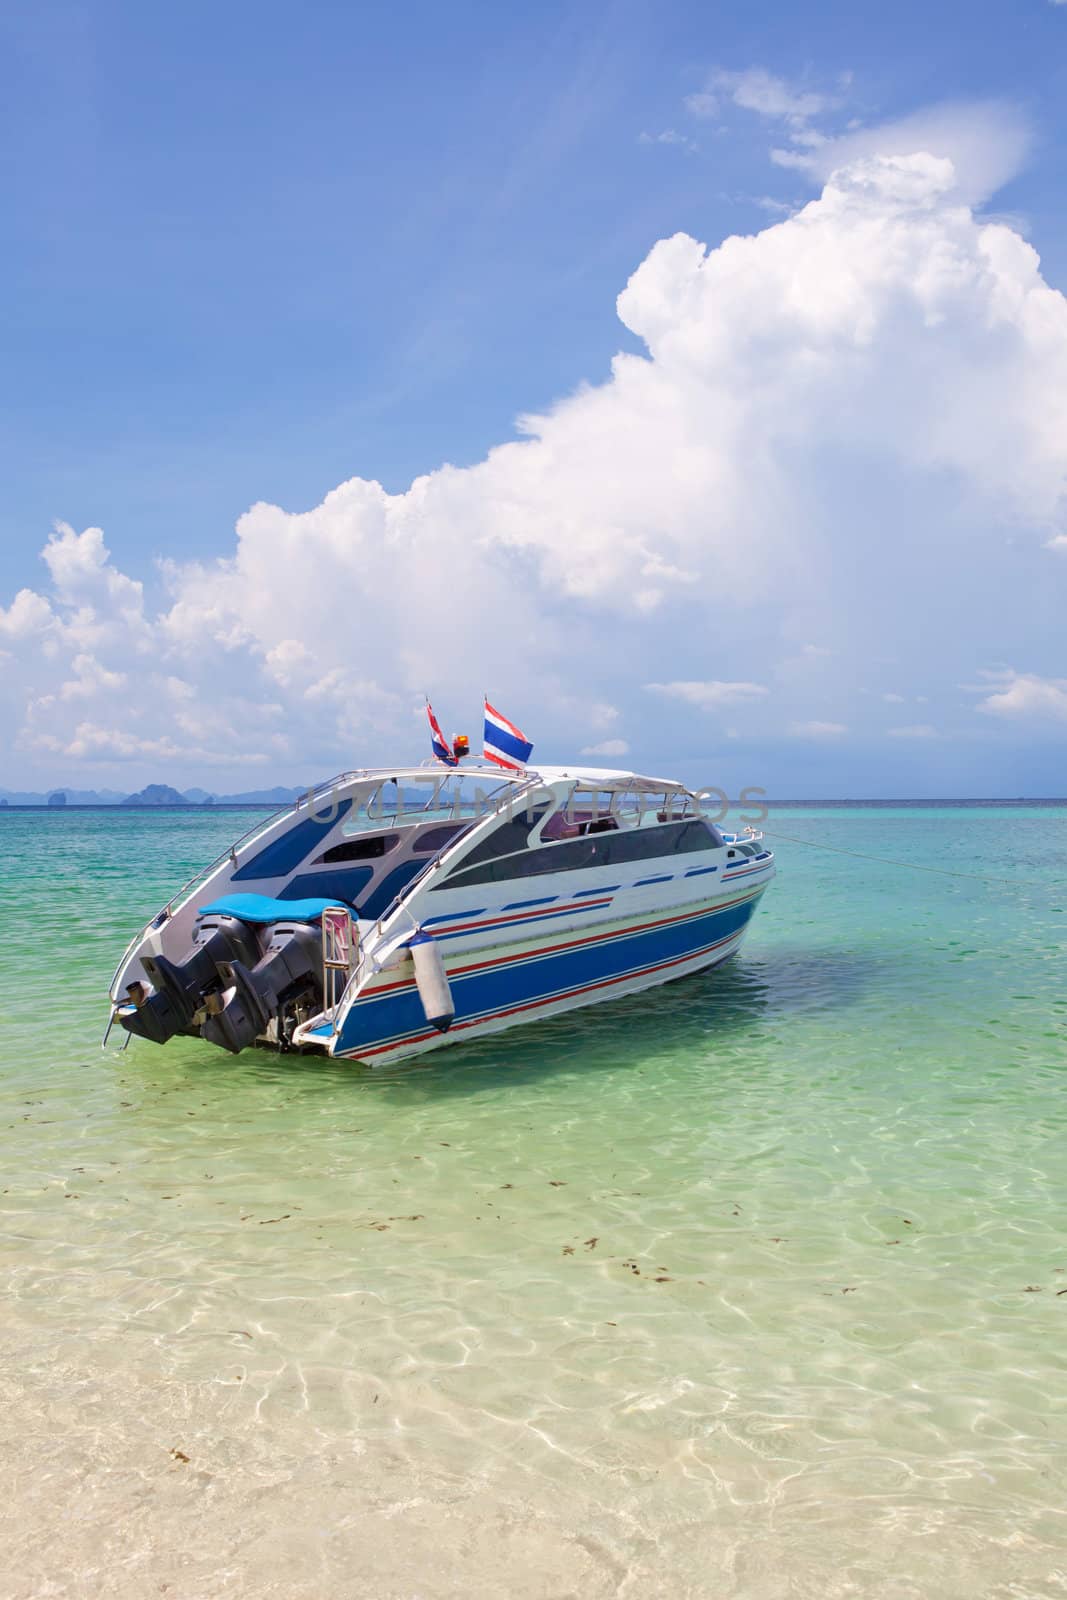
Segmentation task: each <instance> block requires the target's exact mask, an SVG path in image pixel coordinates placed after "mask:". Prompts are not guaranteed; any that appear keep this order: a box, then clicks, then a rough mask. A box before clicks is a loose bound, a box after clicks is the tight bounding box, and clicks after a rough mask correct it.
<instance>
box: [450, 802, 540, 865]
mask: <svg viewBox="0 0 1067 1600" xmlns="http://www.w3.org/2000/svg"><path fill="white" fill-rule="evenodd" d="M547 809H548V808H547V807H546V806H534V808H533V810H532V811H531V812H530V813H529V815H527V813H526V812H525V811H522V812H520V813H519V815H518V816H517V817H511V818H509V820H508V821H507V822H502V823H501V824H500V827H499V828H494V829H493V831H492V833H491V834H490V835H489V836H488V838H486V839H483V840H482V842H481V843H480V844H476V845H475V847H474V849H473V850H472V851H471V853H470V855H469V856H465V857H464V860H463V866H462V868H461V869H460V870H461V871H466V869H467V868H468V867H473V866H474V865H475V864H476V863H477V862H479V861H491V860H492V859H493V857H494V856H507V855H512V854H514V852H515V851H516V850H525V849H526V841H527V839H528V838H529V836H530V832H531V830H532V829H533V828H536V826H537V824H538V823H539V822H540V820H541V818H542V817H543V816H544V814H545V811H546V810H547ZM464 881H469V882H471V883H488V882H489V879H488V878H471V879H470V880H466V879H465V880H464Z"/></svg>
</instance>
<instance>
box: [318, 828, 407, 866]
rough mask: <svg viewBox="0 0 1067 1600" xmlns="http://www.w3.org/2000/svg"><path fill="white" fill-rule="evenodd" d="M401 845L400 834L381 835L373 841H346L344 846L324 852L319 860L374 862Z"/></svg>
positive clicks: (337, 845)
mask: <svg viewBox="0 0 1067 1600" xmlns="http://www.w3.org/2000/svg"><path fill="white" fill-rule="evenodd" d="M399 843H400V835H399V834H398V833H380V834H378V836H377V837H376V838H372V839H346V840H345V841H344V843H343V844H335V845H333V846H332V848H331V849H329V850H325V851H323V853H322V855H321V856H320V857H319V860H320V861H321V862H333V861H374V860H375V859H376V858H377V857H378V856H384V855H385V853H386V852H387V851H388V850H392V849H394V848H395V847H396V845H398V844H399Z"/></svg>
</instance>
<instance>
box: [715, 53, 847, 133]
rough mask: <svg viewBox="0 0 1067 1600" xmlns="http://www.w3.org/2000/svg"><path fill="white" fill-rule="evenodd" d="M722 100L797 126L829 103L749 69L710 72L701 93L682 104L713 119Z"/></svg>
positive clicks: (820, 96) (773, 76) (816, 95)
mask: <svg viewBox="0 0 1067 1600" xmlns="http://www.w3.org/2000/svg"><path fill="white" fill-rule="evenodd" d="M723 98H725V99H728V100H731V101H732V102H733V104H734V105H735V106H740V107H741V108H742V110H744V111H755V112H757V113H758V115H759V116H761V117H768V118H770V119H772V120H774V121H782V122H788V123H793V124H797V125H802V124H804V123H805V122H807V121H809V120H810V118H812V117H816V116H818V115H819V113H820V112H822V111H825V110H826V109H827V107H828V106H829V105H830V104H832V102H831V101H829V100H828V99H827V98H826V96H825V95H822V94H814V93H812V92H811V91H810V90H806V89H799V88H796V87H794V86H793V85H791V84H789V83H787V82H786V80H785V79H784V78H779V77H776V76H775V74H774V73H773V72H768V71H767V70H766V69H765V68H764V67H749V68H747V69H746V70H745V71H744V72H725V71H717V72H713V73H712V74H711V77H710V78H709V79H708V82H707V84H706V86H705V87H704V89H703V90H701V91H700V92H699V93H697V94H691V95H689V96H687V98H686V101H685V105H686V109H687V110H688V111H690V112H692V114H693V115H694V116H697V117H714V116H717V115H718V111H719V105H720V101H721V100H722V99H723Z"/></svg>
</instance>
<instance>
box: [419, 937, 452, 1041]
mask: <svg viewBox="0 0 1067 1600" xmlns="http://www.w3.org/2000/svg"><path fill="white" fill-rule="evenodd" d="M408 948H409V950H410V951H411V959H412V961H413V962H414V963H415V985H416V987H417V989H418V991H419V999H420V1000H421V1001H422V1009H423V1010H424V1011H425V1013H426V1021H427V1022H428V1023H429V1024H430V1026H431V1028H436V1029H437V1031H438V1033H447V1032H448V1030H449V1028H450V1027H451V1026H452V1019H453V1018H454V1017H455V1015H456V1003H455V1001H454V1000H453V999H452V990H451V989H450V988H449V984H448V974H447V973H446V971H445V963H444V959H443V957H442V955H441V946H440V945H439V944H438V943H437V940H436V939H435V938H434V937H433V935H432V934H429V933H424V932H423V930H422V929H421V928H420V929H419V931H418V933H417V934H416V935H415V937H414V938H413V939H412V940H411V941H410V943H409V945H408Z"/></svg>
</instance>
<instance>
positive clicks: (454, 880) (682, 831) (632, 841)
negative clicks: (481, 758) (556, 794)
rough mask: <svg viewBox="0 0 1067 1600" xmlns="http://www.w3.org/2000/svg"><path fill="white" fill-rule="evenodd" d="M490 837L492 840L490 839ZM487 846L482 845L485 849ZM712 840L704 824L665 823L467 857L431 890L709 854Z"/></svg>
mask: <svg viewBox="0 0 1067 1600" xmlns="http://www.w3.org/2000/svg"><path fill="white" fill-rule="evenodd" d="M494 837H495V835H494ZM489 842H490V841H489V840H488V839H487V840H486V841H485V843H486V844H488V843H489ZM716 842H717V841H716V839H715V836H714V834H713V833H712V830H711V829H710V828H709V827H708V825H707V823H706V822H702V821H699V820H697V819H695V818H694V819H693V820H692V821H689V822H672V823H666V824H664V825H663V826H662V827H658V828H639V829H634V830H633V831H629V830H627V831H625V832H619V833H598V834H594V835H592V836H589V835H586V836H585V837H584V838H581V839H568V840H566V841H565V842H564V843H562V844H551V845H542V846H541V847H540V848H539V849H536V850H526V851H523V853H522V854H521V855H512V856H504V857H502V858H501V859H499V860H497V861H484V862H482V863H480V864H479V865H477V866H471V865H470V857H468V858H467V860H466V861H465V862H463V864H462V865H461V866H460V867H458V868H457V870H456V871H455V872H452V873H450V874H449V875H448V877H447V878H446V879H444V880H443V881H442V882H441V883H435V884H434V889H435V890H437V889H457V888H461V887H464V886H467V885H471V886H473V885H474V884H478V883H507V882H509V881H511V880H512V879H514V878H531V877H537V876H538V875H539V874H541V873H543V872H573V871H575V870H580V869H581V868H583V867H615V866H624V865H626V863H628V862H631V861H654V860H661V859H663V858H664V857H671V856H683V855H690V854H691V853H692V852H693V851H695V850H712V849H714V848H715V845H716Z"/></svg>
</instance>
